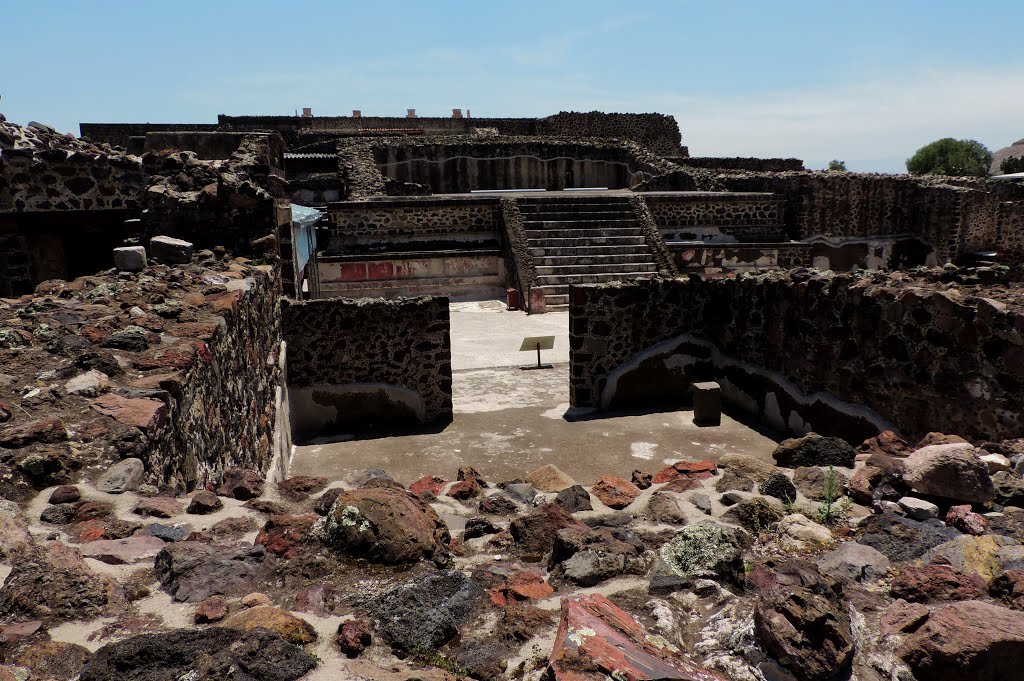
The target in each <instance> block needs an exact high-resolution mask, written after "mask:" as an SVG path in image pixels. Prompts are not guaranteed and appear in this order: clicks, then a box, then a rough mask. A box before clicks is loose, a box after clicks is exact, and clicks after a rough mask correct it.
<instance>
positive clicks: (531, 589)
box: [487, 570, 555, 607]
mask: <svg viewBox="0 0 1024 681" xmlns="http://www.w3.org/2000/svg"><path fill="white" fill-rule="evenodd" d="M554 592H555V590H554V589H553V588H551V585H550V584H548V583H547V580H545V579H544V575H542V574H540V573H539V572H536V571H533V570H522V571H520V572H517V573H515V574H514V575H511V576H510V577H508V579H506V580H505V583H504V584H502V585H501V586H499V587H497V588H494V589H488V590H487V593H488V595H489V596H490V597H491V602H492V603H494V604H495V605H497V606H501V607H504V606H505V605H507V604H508V603H510V602H513V601H528V600H540V599H542V598H547V597H548V596H550V595H551V594H553V593H554Z"/></svg>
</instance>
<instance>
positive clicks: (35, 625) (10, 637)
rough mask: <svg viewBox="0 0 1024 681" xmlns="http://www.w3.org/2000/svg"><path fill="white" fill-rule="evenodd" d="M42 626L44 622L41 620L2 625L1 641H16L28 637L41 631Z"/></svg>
mask: <svg viewBox="0 0 1024 681" xmlns="http://www.w3.org/2000/svg"><path fill="white" fill-rule="evenodd" d="M42 626H43V623H42V622H40V621H39V620H32V621H31V622H19V623H17V624H6V625H3V626H0V643H14V642H16V641H19V640H21V639H23V638H28V637H29V636H31V635H32V634H34V633H36V632H37V631H39V628H40V627H42Z"/></svg>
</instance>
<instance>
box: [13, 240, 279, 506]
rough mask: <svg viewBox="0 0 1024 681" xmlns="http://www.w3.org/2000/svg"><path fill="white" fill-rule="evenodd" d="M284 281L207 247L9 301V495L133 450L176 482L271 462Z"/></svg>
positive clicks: (162, 477)
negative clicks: (183, 259)
mask: <svg viewBox="0 0 1024 681" xmlns="http://www.w3.org/2000/svg"><path fill="white" fill-rule="evenodd" d="M278 289H279V281H278V276H277V271H276V270H274V269H272V268H270V267H254V266H252V265H249V264H246V263H245V262H244V261H241V260H238V261H232V260H230V259H221V260H218V259H216V258H214V257H213V256H212V254H211V253H209V252H206V253H202V254H198V255H197V257H196V258H195V259H194V260H193V262H192V264H190V265H182V266H175V267H170V266H167V265H154V266H150V267H148V268H147V269H145V270H144V271H142V272H139V273H118V272H116V271H114V270H109V271H105V272H101V273H99V274H97V275H94V276H87V277H80V278H77V279H74V280H72V281H67V282H65V281H58V280H52V281H48V282H44V283H43V284H41V285H40V286H39V288H38V289H37V290H36V292H35V293H34V294H31V295H26V296H22V297H20V298H15V299H7V300H4V301H2V302H0V366H2V367H3V369H2V379H0V424H3V425H0V463H2V465H3V468H4V469H5V470H7V471H8V472H9V473H10V475H8V476H6V477H5V478H4V479H3V480H2V481H0V496H3V497H5V498H9V499H20V498H22V497H23V496H24V495H25V494H26V493H27V492H29V491H31V489H32V488H36V489H41V488H43V487H47V486H50V485H54V484H62V483H64V482H68V481H71V480H73V479H74V478H75V476H77V475H79V474H80V473H81V472H83V471H86V472H87V471H89V470H91V469H92V467H98V468H100V469H102V468H104V467H106V466H107V465H109V464H110V463H111V462H112V461H114V460H118V459H121V458H126V457H136V458H139V459H141V460H142V461H143V462H144V464H145V481H146V482H149V483H152V484H155V485H158V486H160V487H162V488H166V489H171V490H175V491H183V490H187V489H194V488H195V487H197V486H202V485H205V484H206V483H207V482H208V481H210V480H211V479H216V478H217V477H218V474H219V472H220V471H221V470H222V469H223V468H225V467H228V466H236V465H238V466H246V467H248V468H253V469H258V470H265V469H266V468H267V466H268V465H269V463H270V457H271V452H272V447H271V441H272V438H273V432H274V431H273V428H274V420H275V413H274V412H275V405H274V392H275V386H276V383H277V380H276V372H275V370H274V368H273V365H272V364H271V362H272V360H273V358H274V355H275V353H276V350H277V344H278V341H279V339H280V325H279V323H278V317H277V311H276V310H277V300H278V293H277V292H278Z"/></svg>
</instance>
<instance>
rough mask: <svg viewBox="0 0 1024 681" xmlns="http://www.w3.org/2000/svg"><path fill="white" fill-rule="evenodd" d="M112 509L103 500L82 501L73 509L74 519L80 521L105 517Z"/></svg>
mask: <svg viewBox="0 0 1024 681" xmlns="http://www.w3.org/2000/svg"><path fill="white" fill-rule="evenodd" d="M111 511H113V507H112V506H111V505H110V504H108V503H106V502H103V501H84V502H82V503H81V504H79V505H78V508H76V509H75V517H74V521H75V522H76V523H81V522H84V521H86V520H95V519H96V518H106V517H108V516H109V515H110V513H111Z"/></svg>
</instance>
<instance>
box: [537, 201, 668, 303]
mask: <svg viewBox="0 0 1024 681" xmlns="http://www.w3.org/2000/svg"><path fill="white" fill-rule="evenodd" d="M518 203H519V211H520V213H521V214H522V216H523V229H524V230H525V231H526V237H527V241H528V243H529V246H530V252H531V253H532V254H533V260H534V264H535V265H536V268H537V287H539V288H541V289H542V290H543V291H544V298H545V301H546V303H547V309H548V310H549V311H550V310H563V309H567V308H568V307H569V285H570V284H596V283H600V282H606V281H622V280H625V279H637V278H645V277H652V276H654V275H655V274H656V273H657V272H658V266H657V264H655V259H654V254H653V253H652V252H651V249H650V247H649V246H648V245H647V242H646V240H645V239H644V235H643V231H642V230H641V228H640V220H639V218H638V217H637V215H636V212H635V211H634V210H633V206H632V204H631V203H630V202H629V198H628V197H625V196H598V197H595V196H578V197H560V198H537V199H533V198H529V199H527V198H521V199H519V201H518Z"/></svg>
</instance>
